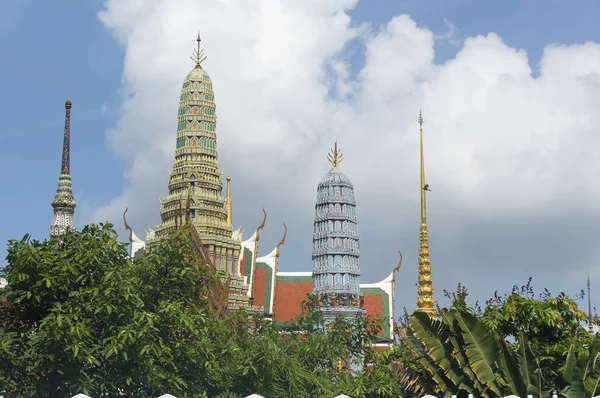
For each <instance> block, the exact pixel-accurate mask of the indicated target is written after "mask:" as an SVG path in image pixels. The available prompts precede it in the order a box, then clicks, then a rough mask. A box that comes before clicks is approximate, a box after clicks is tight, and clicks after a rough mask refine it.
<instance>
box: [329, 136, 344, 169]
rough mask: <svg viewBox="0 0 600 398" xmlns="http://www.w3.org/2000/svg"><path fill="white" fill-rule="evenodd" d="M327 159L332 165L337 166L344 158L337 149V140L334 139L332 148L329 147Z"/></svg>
mask: <svg viewBox="0 0 600 398" xmlns="http://www.w3.org/2000/svg"><path fill="white" fill-rule="evenodd" d="M327 160H329V163H331V165H332V166H333V167H338V166H339V165H340V163H342V160H344V155H343V154H342V152H340V151H339V150H338V145H337V140H336V141H335V144H334V146H333V149H331V152H330V153H329V154H328V155H327Z"/></svg>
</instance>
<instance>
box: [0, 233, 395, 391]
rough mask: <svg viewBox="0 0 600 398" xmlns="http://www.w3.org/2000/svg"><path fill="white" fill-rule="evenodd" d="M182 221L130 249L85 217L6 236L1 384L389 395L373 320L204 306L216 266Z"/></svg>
mask: <svg viewBox="0 0 600 398" xmlns="http://www.w3.org/2000/svg"><path fill="white" fill-rule="evenodd" d="M192 244H193V243H192V242H191V240H190V239H189V236H188V235H187V234H186V233H185V232H183V231H180V232H179V233H176V234H174V235H173V236H170V237H168V238H166V239H163V240H161V242H160V244H159V245H158V246H157V247H156V248H154V250H152V251H151V252H149V253H148V254H147V255H146V256H144V257H143V258H142V259H139V260H136V261H131V260H130V259H129V258H128V256H127V249H126V246H125V245H124V244H122V243H119V242H118V241H117V236H116V234H115V232H114V230H113V229H112V226H111V225H109V224H107V225H102V224H101V225H99V226H96V225H91V226H87V227H85V228H84V229H83V231H81V232H79V233H70V234H68V235H66V236H65V237H64V240H63V242H62V243H58V242H53V241H44V242H38V241H35V240H34V241H31V242H30V241H29V237H28V236H26V237H24V238H23V239H22V240H19V241H11V242H9V247H8V255H7V260H8V266H7V269H6V279H7V280H8V282H9V286H8V287H7V288H6V289H5V291H4V292H3V295H5V296H6V300H5V301H4V302H2V303H1V306H0V326H1V327H0V394H4V396H5V397H6V398H13V397H71V396H73V395H75V394H77V393H81V392H83V393H85V394H87V395H90V396H102V395H105V396H118V395H122V394H125V395H127V396H143V397H153V396H155V397H158V396H160V395H162V394H164V393H167V392H168V393H171V394H173V395H175V396H178V397H181V398H183V397H198V396H203V394H204V396H207V397H215V396H218V397H240V396H246V395H250V394H251V393H259V394H262V395H264V396H267V397H282V398H285V397H309V396H319V397H328V396H335V395H337V394H339V393H342V392H343V393H345V394H351V395H352V396H353V397H397V396H402V395H403V390H402V389H401V387H400V385H399V384H398V383H397V382H396V379H395V378H394V376H393V373H392V372H390V370H389V369H388V367H387V363H385V361H381V360H379V359H378V357H377V355H376V354H375V353H373V352H370V351H369V350H367V353H366V355H365V356H364V359H365V360H366V361H368V362H370V363H372V364H373V365H372V366H368V367H365V368H364V369H365V370H364V371H362V372H354V371H352V370H351V369H352V366H356V364H354V365H352V364H351V363H349V361H348V359H354V360H355V362H357V363H362V361H361V358H363V355H362V354H363V352H364V351H365V350H364V348H365V346H368V345H369V344H370V343H371V342H373V339H374V336H375V333H376V330H377V328H378V323H377V321H375V320H372V319H367V320H365V321H363V322H360V323H357V324H355V325H349V324H347V323H345V322H343V321H342V320H338V321H336V322H335V323H334V324H332V325H331V329H332V330H331V332H332V333H328V334H324V333H322V332H320V331H319V330H317V329H315V328H312V327H310V326H311V325H312V324H314V320H315V319H316V317H318V316H319V314H318V312H317V311H315V308H314V298H310V299H309V300H307V301H306V303H305V305H304V306H305V311H304V312H303V314H302V315H301V316H300V317H299V319H298V320H297V324H296V326H295V328H296V331H297V330H303V331H304V333H303V337H302V338H300V337H299V335H298V334H297V333H291V332H289V331H286V332H284V331H282V330H281V329H278V328H277V327H276V325H274V324H273V323H272V322H268V321H265V320H263V319H261V318H260V317H249V316H248V315H247V314H245V313H242V312H240V313H235V314H230V316H229V317H227V318H225V319H217V318H216V317H215V316H213V315H212V313H211V311H210V308H209V306H208V304H207V300H206V297H207V295H208V291H209V289H211V287H212V286H214V284H215V283H216V281H217V280H218V279H217V276H216V275H215V274H214V273H213V272H212V271H211V270H210V268H209V267H206V266H203V265H201V264H200V263H199V261H198V258H196V257H195V256H194V255H193V253H194V251H193V250H191V245H192Z"/></svg>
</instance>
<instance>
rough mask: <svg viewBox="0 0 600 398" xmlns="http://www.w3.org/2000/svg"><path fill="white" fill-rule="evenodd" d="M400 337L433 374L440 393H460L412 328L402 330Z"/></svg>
mask: <svg viewBox="0 0 600 398" xmlns="http://www.w3.org/2000/svg"><path fill="white" fill-rule="evenodd" d="M400 335H401V336H402V342H403V343H405V344H406V346H407V347H408V348H409V349H410V350H411V351H412V352H413V353H414V354H416V355H417V358H418V359H419V362H421V365H423V367H424V368H425V369H426V370H427V371H428V372H429V373H430V374H431V376H432V377H433V380H434V381H435V383H436V384H437V386H438V389H439V391H443V392H444V393H446V392H451V393H453V394H456V391H458V388H457V386H456V385H455V384H454V383H453V382H452V380H450V379H449V378H447V377H446V375H445V374H444V370H443V369H442V368H441V367H440V366H439V365H438V364H437V362H436V361H434V360H433V358H431V357H430V356H429V355H428V354H427V351H425V349H424V348H423V345H422V344H421V342H420V341H419V339H417V337H416V336H415V335H414V332H413V331H412V330H411V329H410V328H405V329H400Z"/></svg>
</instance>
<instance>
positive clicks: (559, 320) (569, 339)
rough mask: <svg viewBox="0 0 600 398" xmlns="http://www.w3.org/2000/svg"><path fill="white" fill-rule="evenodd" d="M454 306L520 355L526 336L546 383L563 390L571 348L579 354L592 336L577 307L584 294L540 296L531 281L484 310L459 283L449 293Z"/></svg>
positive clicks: (493, 300) (496, 297)
mask: <svg viewBox="0 0 600 398" xmlns="http://www.w3.org/2000/svg"><path fill="white" fill-rule="evenodd" d="M445 295H446V297H448V298H449V299H450V300H451V301H452V307H453V308H456V309H459V310H465V311H468V312H470V313H472V314H475V315H477V316H478V317H479V318H480V320H481V322H482V323H483V324H484V325H486V326H487V327H489V328H490V329H491V330H493V331H494V332H495V333H497V334H498V335H499V336H500V337H502V338H504V339H506V340H507V341H508V345H509V347H510V348H511V349H512V350H513V351H514V352H516V351H517V344H516V343H515V340H517V339H518V337H519V334H520V333H525V336H526V337H527V339H528V341H530V342H531V346H532V350H533V352H534V354H535V356H536V358H537V359H538V361H539V362H540V367H541V369H542V376H543V379H544V381H545V383H546V384H547V385H549V386H552V387H554V388H556V389H557V390H560V389H562V388H564V387H565V386H566V382H565V381H564V380H563V378H562V372H563V368H564V365H565V363H566V359H567V354H568V352H569V349H570V348H571V347H574V350H575V351H576V353H577V354H581V353H583V352H585V351H586V350H587V348H586V347H588V346H589V345H590V344H591V342H592V341H591V337H590V336H589V333H588V331H587V330H586V328H585V327H584V326H583V322H584V321H586V320H587V316H586V314H585V312H583V311H581V310H580V309H579V308H578V306H577V300H580V299H582V298H583V296H584V293H583V291H581V292H580V293H579V294H578V295H577V296H575V298H571V297H569V296H568V295H566V294H565V293H562V292H561V293H560V294H558V295H556V296H555V295H552V294H551V293H550V292H549V291H548V290H547V289H544V290H543V292H542V293H539V294H536V293H535V290H534V288H533V285H532V283H531V278H529V280H528V281H527V283H526V284H525V285H523V286H520V287H519V286H514V287H513V289H512V291H511V293H509V294H505V295H500V294H498V292H495V293H494V296H493V297H492V298H490V299H489V300H486V302H485V306H484V307H483V308H481V307H480V306H479V305H478V303H475V305H474V306H473V307H471V306H469V305H468V304H467V301H466V298H467V296H468V292H467V288H466V287H465V286H463V285H461V284H460V283H459V285H458V288H457V290H456V292H453V293H449V292H447V291H445Z"/></svg>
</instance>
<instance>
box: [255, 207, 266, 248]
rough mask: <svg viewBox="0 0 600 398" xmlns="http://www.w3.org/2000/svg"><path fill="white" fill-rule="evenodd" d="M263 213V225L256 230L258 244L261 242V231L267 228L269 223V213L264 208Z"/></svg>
mask: <svg viewBox="0 0 600 398" xmlns="http://www.w3.org/2000/svg"><path fill="white" fill-rule="evenodd" d="M262 211H263V213H264V217H263V220H262V223H261V224H260V225H259V226H258V228H256V241H257V242H258V241H259V240H260V230H261V229H263V228H264V227H265V224H266V222H267V212H266V211H265V208H264V207H263V208H262Z"/></svg>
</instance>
